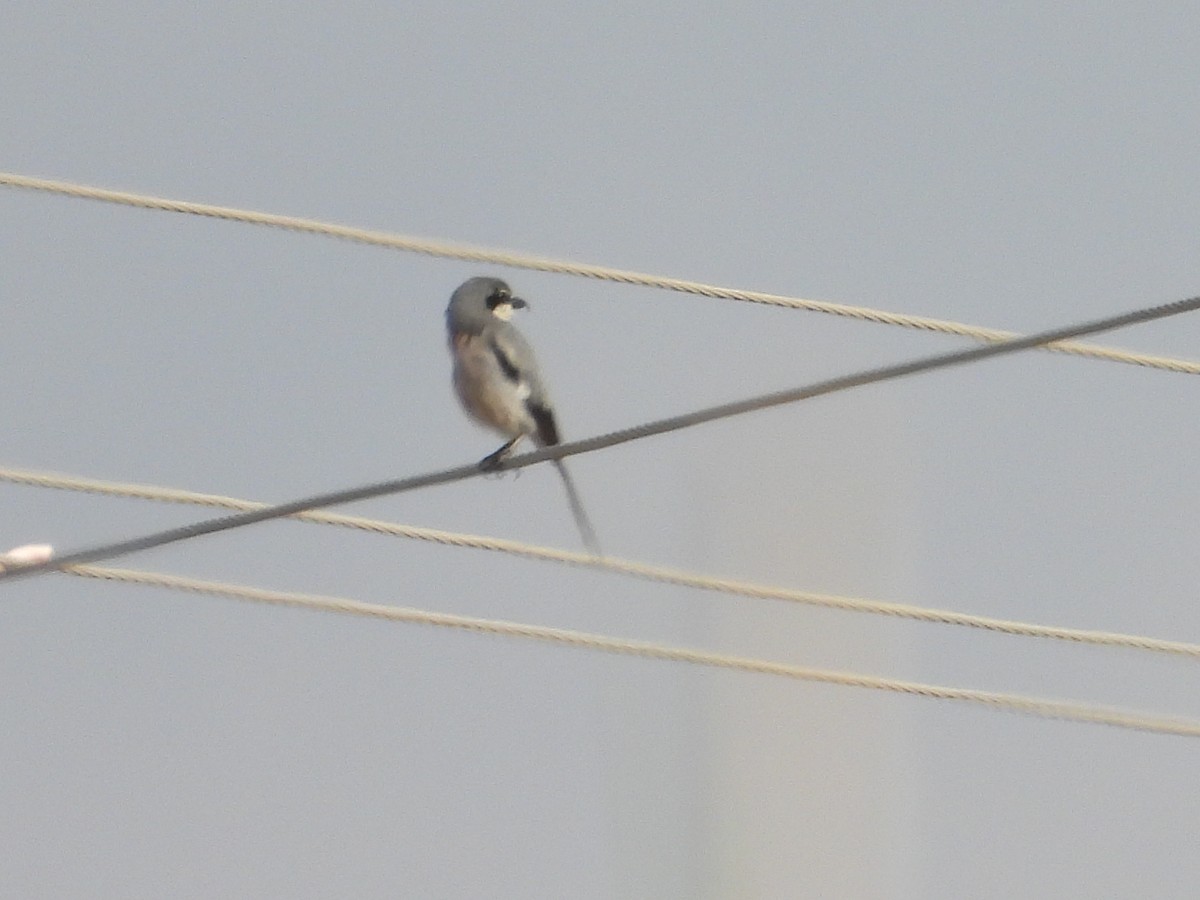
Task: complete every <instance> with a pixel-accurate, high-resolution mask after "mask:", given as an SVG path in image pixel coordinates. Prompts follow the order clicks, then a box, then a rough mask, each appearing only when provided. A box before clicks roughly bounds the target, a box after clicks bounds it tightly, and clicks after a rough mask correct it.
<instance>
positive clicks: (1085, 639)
mask: <svg viewBox="0 0 1200 900" xmlns="http://www.w3.org/2000/svg"><path fill="white" fill-rule="evenodd" d="M0 481H7V482H9V483H12V484H23V485H30V486H34V487H42V488H50V489H57V490H68V491H79V492H82V493H90V494H100V495H104V496H110V497H126V498H133V499H140V500H157V501H163V502H170V503H189V504H194V505H198V506H208V507H218V508H222V509H234V510H258V509H266V508H267V506H268V504H266V503H259V502H256V501H253V500H242V499H239V498H236V497H224V496H221V495H219V494H202V493H197V492H195V491H185V490H180V489H178V488H162V487H156V486H154V485H144V484H125V483H120V482H112V481H101V480H98V479H93V478H79V477H76V476H71V475H59V474H55V473H51V472H31V471H27V470H23V469H7V468H0ZM291 518H295V519H298V520H300V521H303V522H309V523H313V524H318V525H334V526H339V527H342V528H352V529H356V530H358V531H366V532H371V533H374V534H386V535H391V536H394V537H404V538H411V539H414V540H420V541H428V542H430V543H435V544H442V545H445V546H451V547H470V548H474V549H478V550H491V551H493V552H499V553H508V554H512V555H514V556H521V557H525V558H527V559H535V560H540V561H545V562H557V563H563V564H566V565H572V566H579V567H583V568H592V569H599V570H601V571H607V572H613V573H615V574H619V575H626V576H629V577H632V578H640V579H643V580H646V581H653V582H658V583H662V584H673V585H678V586H681V587H689V588H695V589H697V590H704V591H710V592H714V593H721V594H728V595H731V596H735V597H745V598H749V599H755V600H778V601H783V602H787V603H797V604H803V605H807V606H816V607H820V608H824V609H836V610H841V611H849V612H862V613H869V614H874V615H883V616H892V617H894V618H901V619H910V620H914V621H918V622H931V623H935V624H940V625H957V626H963V627H968V628H978V629H982V630H984V631H992V632H998V633H1000V634H1009V635H1015V636H1018V637H1032V638H1047V639H1051V640H1061V641H1068V642H1071V643H1076V644H1088V645H1093V646H1103V647H1125V648H1129V649H1134V650H1143V651H1150V652H1155V653H1167V654H1174V655H1178V656H1185V657H1191V658H1194V659H1200V644H1196V643H1189V642H1186V641H1172V640H1165V639H1163V638H1154V637H1146V636H1144V635H1137V634H1123V633H1120V632H1110V631H1096V630H1091V629H1082V628H1065V627H1061V626H1054V625H1038V624H1034V623H1032V622H1019V621H1014V620H1011V619H998V618H993V617H990V616H977V615H972V614H970V613H961V612H954V611H952V610H945V609H933V608H929V607H923V606H913V605H910V604H905V603H891V602H888V601H883V600H869V599H865V598H860V597H842V596H837V595H834V594H821V593H814V592H811V591H799V590H795V589H792V588H785V587H776V586H772V585H764V584H755V583H753V582H747V581H738V580H734V579H730V578H715V577H712V576H709V575H701V574H697V573H694V572H684V571H680V570H678V569H671V568H667V567H665V566H655V565H650V564H647V563H642V562H636V561H633V560H628V559H617V558H614V557H611V556H604V557H599V556H592V555H590V554H587V553H577V552H572V551H569V550H558V549H555V548H551V547H542V546H538V545H535V544H527V543H524V542H521V541H513V540H506V539H503V538H495V537H487V536H483V535H475V534H462V533H458V532H453V531H442V530H439V529H435V528H422V527H419V526H415V525H404V524H400V523H398V522H385V521H381V520H379V519H369V518H365V517H362V516H347V515H343V514H341V513H331V512H317V511H310V512H301V513H296V514H295V515H294V516H292V517H291Z"/></svg>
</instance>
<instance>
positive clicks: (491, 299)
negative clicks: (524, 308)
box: [487, 288, 511, 309]
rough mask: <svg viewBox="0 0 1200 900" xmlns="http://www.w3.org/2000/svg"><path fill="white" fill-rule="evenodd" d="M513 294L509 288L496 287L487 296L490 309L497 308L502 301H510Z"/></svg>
mask: <svg viewBox="0 0 1200 900" xmlns="http://www.w3.org/2000/svg"><path fill="white" fill-rule="evenodd" d="M510 299H511V294H510V293H509V291H508V289H507V288H496V289H495V290H494V291H492V293H491V294H490V295H489V296H488V298H487V305H488V309H495V308H496V307H497V306H499V305H500V304H501V303H508V302H509V300H510Z"/></svg>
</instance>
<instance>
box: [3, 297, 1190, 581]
mask: <svg viewBox="0 0 1200 900" xmlns="http://www.w3.org/2000/svg"><path fill="white" fill-rule="evenodd" d="M1198 308H1200V297H1191V298H1189V299H1186V300H1176V301H1174V302H1171V303H1164V304H1161V305H1159V306H1151V307H1147V308H1145V309H1139V310H1134V311H1133V312H1127V313H1121V314H1119V315H1115V316H1109V317H1107V318H1104V319H1096V320H1094V321H1091V322H1086V323H1083V324H1079V325H1068V326H1065V327H1062V328H1054V329H1051V330H1050V331H1042V332H1038V333H1037V334H1030V335H1026V336H1024V337H1019V338H1014V339H1013V340H1009V341H1003V342H1001V343H997V344H989V345H988V346H985V347H974V348H972V349H969V350H959V351H956V352H953V353H943V354H939V355H936V356H927V357H923V358H921V359H916V360H912V361H911V362H906V363H898V364H895V365H890V366H881V367H879V368H875V369H867V370H865V371H863V372H858V373H855V374H852V375H843V376H840V377H838V378H831V379H828V380H826V381H818V382H816V383H815V384H811V385H807V386H805V387H799V388H792V389H790V390H785V391H776V392H774V393H770V394H763V395H761V396H758V397H752V398H750V399H748V400H739V401H737V402H734V403H724V404H721V405H719V406H710V407H708V408H706V409H700V410H696V411H695V412H691V413H685V414H684V415H681V416H674V417H672V418H669V419H659V420H658V421H655V422H648V423H646V424H644V425H638V426H635V427H633V428H626V429H623V430H621V431H614V432H611V433H609V434H604V435H599V436H597V437H593V438H587V439H585V440H582V441H572V442H570V443H566V444H557V445H555V446H553V447H543V448H541V449H539V450H535V451H533V452H532V453H524V454H521V455H520V456H514V457H509V458H508V459H506V460H504V461H502V462H501V463H500V465H499V466H497V467H495V468H494V469H493V471H506V470H509V469H522V468H524V467H526V466H531V465H534V464H535V463H540V462H545V461H546V460H551V459H565V458H566V457H568V456H577V455H578V454H580V453H591V452H592V451H595V450H603V449H605V448H608V447H613V446H616V445H617V444H624V443H628V442H629V441H635V440H639V439H641V438H645V437H651V436H653V435H658V434H665V433H667V432H670V431H679V430H680V429H683V428H691V427H692V426H694V425H702V424H704V423H705V422H712V421H714V420H716V419H724V418H728V417H730V416H738V415H742V414H743V413H748V412H754V411H756V410H760V409H767V408H769V407H772V406H781V405H783V404H785V403H795V402H798V401H800V400H810V399H812V398H814V397H820V396H823V395H825V394H833V393H837V392H839V391H846V390H850V389H852V388H857V387H864V386H865V385H868V384H877V383H879V382H882V381H891V380H893V379H896V378H903V377H905V376H908V375H916V374H918V373H921V372H929V371H933V370H935V369H945V368H949V367H950V366H957V365H963V364H965V363H971V362H977V361H979V360H983V359H989V358H991V357H993V356H1001V355H1003V354H1006V353H1016V352H1018V351H1021V350H1028V349H1030V348H1032V347H1037V346H1040V345H1042V344H1049V343H1053V342H1054V341H1061V340H1067V339H1069V338H1074V337H1082V336H1083V335H1088V334H1096V333H1097V332H1101V331H1111V330H1113V329H1116V328H1123V327H1126V326H1129V325H1136V324H1139V323H1141V322H1149V321H1152V320H1155V319H1163V318H1166V317H1168V316H1174V315H1179V314H1180V313H1185V312H1191V311H1193V310H1195V309H1198ZM480 474H482V471H481V470H480V468H479V465H478V464H476V463H473V464H471V465H465V466H456V467H455V468H452V469H443V470H442V471H440V472H430V473H428V474H425V475H414V476H411V477H409V478H398V479H393V480H391V481H381V482H378V483H376V484H370V485H365V486H363V487H357V488H349V489H346V490H339V491H330V492H328V493H324V494H316V495H314V496H311V497H306V498H304V499H301V500H292V501H291V502H288V503H281V504H279V505H278V506H270V507H267V508H265V509H257V510H252V511H250V512H243V513H236V514H234V515H230V516H221V517H220V518H216V519H208V520H206V521H203V522H196V523H193V524H191V525H184V526H181V527H179V528H169V529H167V530H166V531H159V532H155V533H153V534H148V535H143V536H141V537H136V538H131V539H129V540H124V541H117V542H115V543H110V544H101V545H99V546H96V547H92V548H89V549H84V550H76V551H74V552H73V553H68V554H65V555H63V556H59V557H57V558H55V559H53V560H50V561H49V562H45V563H39V564H37V565H32V566H22V567H13V568H9V569H5V570H3V571H0V580H4V579H10V578H20V577H26V576H30V575H36V574H39V573H43V572H48V571H53V570H56V569H60V568H62V567H64V566H69V565H78V564H82V563H92V562H97V561H99V560H102V559H111V558H113V557H116V556H124V555H125V554H128V553H136V552H139V551H142V550H149V549H151V548H154V547H161V546H163V545H165V544H173V543H177V542H179V541H186V540H191V539H192V538H197V537H202V536H203V535H206V534H214V533H216V532H218V531H228V530H230V529H233V528H241V527H243V526H245V525H253V524H255V523H257V522H265V521H267V520H269V519H279V518H283V517H285V516H290V515H294V514H295V513H298V512H305V511H307V510H310V509H317V508H319V507H325V506H337V505H340V504H343V503H352V502H354V501H357V500H367V499H370V498H372V497H381V496H384V495H387V494H400V493H404V492H406V491H413V490H417V489H418V488H423V487H432V486H434V485H438V484H447V483H449V482H453V481H462V480H464V479H467V478H472V477H474V476H477V475H480Z"/></svg>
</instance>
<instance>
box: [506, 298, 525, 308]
mask: <svg viewBox="0 0 1200 900" xmlns="http://www.w3.org/2000/svg"><path fill="white" fill-rule="evenodd" d="M508 304H509V306H511V307H512V308H513V309H525V307H527V306H528V305H529V304H528V303H526V302H525V301H524V300H522V299H521V298H520V297H513V298H512V299H510V300H509V301H508Z"/></svg>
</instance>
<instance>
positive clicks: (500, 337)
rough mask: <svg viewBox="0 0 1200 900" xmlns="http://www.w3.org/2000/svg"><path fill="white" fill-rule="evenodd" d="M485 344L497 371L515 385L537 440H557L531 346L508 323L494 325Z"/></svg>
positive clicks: (551, 410) (555, 427) (556, 428)
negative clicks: (492, 355)
mask: <svg viewBox="0 0 1200 900" xmlns="http://www.w3.org/2000/svg"><path fill="white" fill-rule="evenodd" d="M488 346H489V347H490V348H491V350H492V353H493V354H494V355H495V357H496V364H497V365H498V366H499V367H500V371H501V372H503V373H504V377H505V378H507V379H508V380H509V381H510V382H512V384H513V385H514V386H515V387H516V389H517V393H518V395H520V396H521V399H522V401H523V402H524V404H525V408H526V409H527V410H529V414H530V415H531V416H532V417H533V421H534V422H535V423H536V425H537V440H538V443H539V444H541V445H543V446H546V445H549V444H557V443H558V425H557V423H556V422H555V419H554V408H553V406H552V405H551V403H550V398H549V396H548V395H547V394H546V389H545V387H544V386H543V384H542V378H541V373H540V372H539V371H538V365H537V360H536V359H535V358H534V355H533V348H532V347H530V346H529V342H528V341H526V340H525V338H524V336H523V335H522V334H521V332H519V331H517V330H516V329H515V328H513V327H512V326H508V325H507V324H506V327H504V328H496V329H494V330H493V331H492V333H491V334H490V335H489V337H488Z"/></svg>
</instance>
